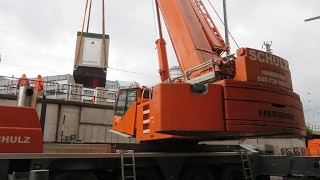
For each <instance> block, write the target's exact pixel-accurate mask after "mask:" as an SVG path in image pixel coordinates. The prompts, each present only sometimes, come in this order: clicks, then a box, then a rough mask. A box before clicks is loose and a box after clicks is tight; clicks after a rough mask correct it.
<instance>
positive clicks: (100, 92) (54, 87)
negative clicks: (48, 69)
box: [0, 74, 139, 106]
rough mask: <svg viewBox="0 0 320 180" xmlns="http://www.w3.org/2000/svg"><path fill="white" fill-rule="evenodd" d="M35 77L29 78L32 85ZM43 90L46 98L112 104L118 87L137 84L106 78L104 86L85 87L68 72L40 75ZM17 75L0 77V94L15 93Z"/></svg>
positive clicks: (136, 83) (137, 84)
mask: <svg viewBox="0 0 320 180" xmlns="http://www.w3.org/2000/svg"><path fill="white" fill-rule="evenodd" d="M35 79H36V78H30V79H29V80H30V85H31V86H33V84H34V81H35ZM42 79H43V85H44V92H43V93H42V94H45V95H46V97H47V98H48V99H60V100H69V101H79V102H84V103H95V104H103V105H109V106H114V104H115V101H116V97H117V92H118V90H119V88H120V87H124V88H125V87H130V86H139V83H138V82H136V81H110V80H106V84H105V86H104V87H96V88H87V87H83V85H81V84H76V83H75V81H74V77H73V76H72V75H70V74H64V75H55V76H45V77H42ZM18 81H19V78H18V77H0V94H9V95H17V93H18V91H17V84H18Z"/></svg>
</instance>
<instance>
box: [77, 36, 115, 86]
mask: <svg viewBox="0 0 320 180" xmlns="http://www.w3.org/2000/svg"><path fill="white" fill-rule="evenodd" d="M108 54H109V35H102V34H95V33H86V32H83V33H81V32H78V34H77V46H76V52H75V61H74V71H73V76H74V80H75V82H76V83H78V84H83V86H84V87H89V88H96V87H104V86H105V83H106V76H107V67H108Z"/></svg>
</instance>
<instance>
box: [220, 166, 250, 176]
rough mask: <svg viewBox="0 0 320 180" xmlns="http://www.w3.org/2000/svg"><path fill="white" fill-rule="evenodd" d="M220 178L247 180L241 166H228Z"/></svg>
mask: <svg viewBox="0 0 320 180" xmlns="http://www.w3.org/2000/svg"><path fill="white" fill-rule="evenodd" d="M220 176H221V179H222V180H245V177H244V173H243V169H242V167H241V165H238V166H237V165H230V166H226V167H225V168H224V170H223V172H222V174H221V175H220Z"/></svg>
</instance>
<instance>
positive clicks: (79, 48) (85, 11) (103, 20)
mask: <svg viewBox="0 0 320 180" xmlns="http://www.w3.org/2000/svg"><path fill="white" fill-rule="evenodd" d="M101 1H102V40H103V42H102V43H103V44H102V45H103V55H104V67H106V66H107V52H106V48H107V45H106V29H105V3H104V2H105V0H101ZM88 5H89V8H88ZM91 7H92V0H90V3H89V0H86V5H85V10H84V16H83V22H82V28H81V34H80V42H79V45H78V47H77V51H76V63H75V69H76V67H77V65H78V62H79V58H80V50H81V46H82V44H83V43H82V41H83V32H84V27H85V24H86V23H85V22H86V18H87V11H88V9H89V12H88V20H87V31H86V32H87V33H88V32H89V27H90V19H91Z"/></svg>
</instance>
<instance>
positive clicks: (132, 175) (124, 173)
mask: <svg viewBox="0 0 320 180" xmlns="http://www.w3.org/2000/svg"><path fill="white" fill-rule="evenodd" d="M117 153H119V154H120V159H121V180H126V179H133V180H136V163H135V158H134V151H133V150H117ZM125 155H129V156H130V158H127V159H125V157H124V156H125ZM130 168H132V169H131V170H132V171H131V170H130Z"/></svg>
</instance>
